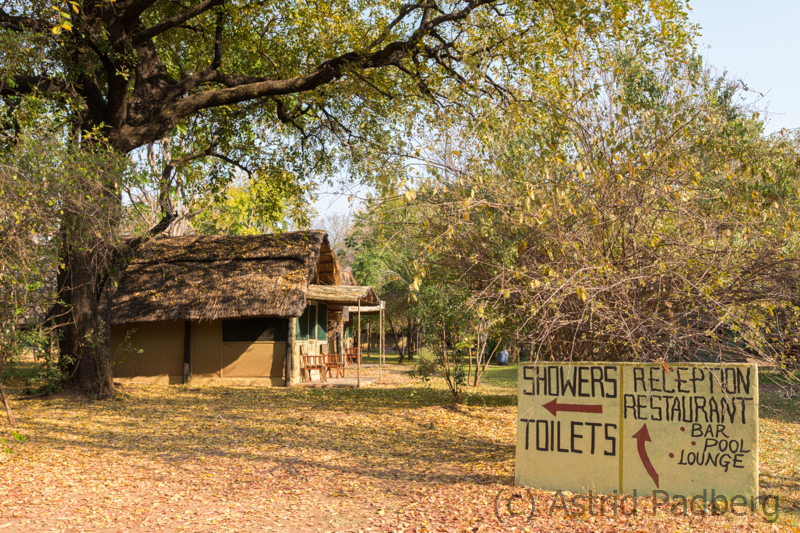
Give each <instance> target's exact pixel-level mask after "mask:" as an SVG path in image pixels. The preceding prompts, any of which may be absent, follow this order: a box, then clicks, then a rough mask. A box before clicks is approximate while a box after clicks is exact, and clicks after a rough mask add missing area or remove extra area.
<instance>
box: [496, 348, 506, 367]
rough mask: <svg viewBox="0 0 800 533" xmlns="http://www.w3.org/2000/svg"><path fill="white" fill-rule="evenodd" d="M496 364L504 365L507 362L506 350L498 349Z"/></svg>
mask: <svg viewBox="0 0 800 533" xmlns="http://www.w3.org/2000/svg"><path fill="white" fill-rule="evenodd" d="M496 359H497V364H498V365H500V366H504V365H507V364H508V350H500V352H499V353H498V354H497V357H496Z"/></svg>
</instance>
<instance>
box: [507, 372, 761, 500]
mask: <svg viewBox="0 0 800 533" xmlns="http://www.w3.org/2000/svg"><path fill="white" fill-rule="evenodd" d="M518 383H519V400H518V414H519V416H518V420H517V455H516V475H515V482H516V484H517V485H523V486H528V487H533V488H539V489H546V490H566V491H571V492H588V491H589V490H592V491H594V492H596V493H606V494H610V493H612V492H614V491H618V492H619V493H620V494H623V493H626V494H630V493H632V492H633V490H636V491H637V493H638V494H639V495H640V496H645V495H651V494H652V492H653V491H664V492H667V493H669V494H683V495H686V494H695V493H697V492H698V491H700V492H702V491H703V489H707V490H708V492H709V493H710V492H711V491H712V490H714V492H715V494H722V495H726V496H729V497H730V496H733V495H742V496H745V497H754V496H757V495H758V370H757V367H756V366H755V365H748V364H675V365H670V366H668V367H667V366H666V365H661V364H659V363H654V364H649V363H644V364H634V363H540V364H526V365H521V366H520V367H519V380H518Z"/></svg>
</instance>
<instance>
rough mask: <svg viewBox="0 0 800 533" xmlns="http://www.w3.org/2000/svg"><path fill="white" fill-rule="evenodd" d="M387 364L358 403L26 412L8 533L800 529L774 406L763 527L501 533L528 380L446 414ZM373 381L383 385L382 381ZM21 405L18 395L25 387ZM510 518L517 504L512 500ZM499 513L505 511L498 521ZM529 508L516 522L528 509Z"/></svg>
mask: <svg viewBox="0 0 800 533" xmlns="http://www.w3.org/2000/svg"><path fill="white" fill-rule="evenodd" d="M409 369H410V367H408V366H398V365H391V366H390V370H389V371H388V372H387V371H386V370H384V372H383V380H382V382H381V383H380V384H376V385H372V386H370V387H366V388H361V389H298V388H291V389H285V388H255V387H252V388H234V387H220V386H202V387H194V386H188V387H187V386H156V385H153V386H127V387H122V388H121V392H119V394H118V395H117V396H116V397H115V398H114V399H111V400H105V401H101V402H92V401H88V400H85V399H82V398H79V397H72V396H70V395H68V394H65V393H60V394H59V395H57V396H55V397H50V398H44V399H35V400H26V401H15V402H13V406H14V408H15V410H16V411H15V412H16V415H17V418H18V421H19V423H20V425H19V427H18V428H17V429H18V431H19V432H20V433H21V434H22V435H24V436H25V440H24V441H23V442H18V441H15V440H13V438H11V435H10V431H9V430H8V428H7V427H4V428H3V430H2V431H3V433H4V434H3V435H2V438H4V439H5V440H6V441H8V443H7V444H6V445H5V446H6V447H8V448H9V449H10V451H11V452H12V453H9V454H0V455H2V458H1V459H0V486H2V487H3V490H2V492H0V530H2V531H3V532H6V531H9V532H10V531H15V532H16V531H31V532H36V531H108V532H111V531H114V532H116V531H130V532H144V531H148V532H149V531H170V532H172V531H193V532H195V531H215V532H217V531H297V532H299V531H496V530H502V531H513V530H524V529H525V528H528V529H529V530H532V531H617V530H628V531H686V530H689V529H698V528H699V529H701V530H703V531H731V530H733V531H753V530H764V531H772V530H775V528H779V529H782V530H790V531H791V530H793V529H794V530H796V528H798V526H800V520H798V516H799V515H800V450H799V449H798V445H799V444H798V443H800V424H798V420H800V400H798V399H794V400H786V399H785V398H781V397H779V395H778V394H777V393H776V392H774V391H770V389H769V387H765V388H764V391H763V392H762V396H761V436H760V446H761V450H762V452H761V476H760V485H761V490H762V492H763V493H768V494H776V495H779V496H780V498H781V504H780V506H781V515H780V517H779V518H778V521H777V523H776V524H769V523H767V522H766V521H765V520H764V517H763V516H760V515H756V516H755V517H752V518H748V517H744V518H740V517H734V516H732V515H730V514H728V515H725V516H718V517H713V516H705V517H684V516H675V515H673V514H669V513H661V514H659V515H656V516H654V515H653V514H652V512H651V503H650V500H648V499H640V502H639V510H640V511H639V512H638V513H636V514H635V515H633V516H630V517H625V516H619V517H614V516H613V514H611V513H607V515H606V517H604V518H603V517H592V516H589V515H588V514H583V515H579V516H571V517H568V516H566V515H565V513H564V512H563V511H555V512H554V513H553V516H548V511H549V508H550V506H551V503H552V502H553V493H552V492H545V491H533V494H534V496H535V499H536V501H537V505H538V507H537V512H536V514H535V515H534V517H533V520H532V522H531V523H530V524H527V525H526V524H524V523H523V522H522V520H521V518H520V517H514V518H509V519H507V521H506V523H504V524H501V523H499V522H498V520H497V518H496V517H495V509H494V500H495V495H496V494H497V493H498V491H499V490H501V489H509V488H510V485H511V484H512V483H513V479H514V449H515V437H516V405H515V396H516V383H515V376H516V367H515V366H510V367H505V368H500V367H490V369H489V371H488V373H487V375H486V376H485V381H484V384H483V385H481V386H480V387H479V389H478V390H479V393H477V394H472V395H470V396H469V397H468V401H467V405H466V406H460V407H454V406H452V405H450V401H449V396H448V393H447V392H446V391H445V390H444V389H443V388H441V387H440V385H439V384H438V383H437V382H436V381H435V382H434V383H433V385H432V386H426V385H425V384H423V383H420V382H419V381H418V380H413V379H411V378H410V377H409V376H408V370H409ZM364 374H365V375H369V376H372V375H373V374H375V376H377V368H365V369H364ZM11 393H12V394H11V396H12V397H17V396H19V395H20V394H21V389H20V388H14V387H12V390H11ZM513 505H517V506H518V505H519V502H516V503H515V504H513ZM501 507H502V506H501ZM515 508H517V507H515Z"/></svg>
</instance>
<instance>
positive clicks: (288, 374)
mask: <svg viewBox="0 0 800 533" xmlns="http://www.w3.org/2000/svg"><path fill="white" fill-rule="evenodd" d="M294 320H295V319H294V318H290V319H289V321H288V322H289V325H288V326H287V328H286V329H287V330H288V331H287V332H286V368H285V370H284V377H283V384H284V385H285V386H287V387H291V386H292V344H293V342H292V341H294Z"/></svg>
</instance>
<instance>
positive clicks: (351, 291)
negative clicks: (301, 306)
mask: <svg viewBox="0 0 800 533" xmlns="http://www.w3.org/2000/svg"><path fill="white" fill-rule="evenodd" d="M308 297H309V298H310V299H311V300H320V301H323V302H328V303H332V304H338V305H358V301H359V300H361V305H362V306H365V305H376V304H379V303H380V300H379V299H378V295H377V294H375V291H374V290H373V289H372V287H360V286H357V285H356V286H349V285H311V286H309V287H308Z"/></svg>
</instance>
